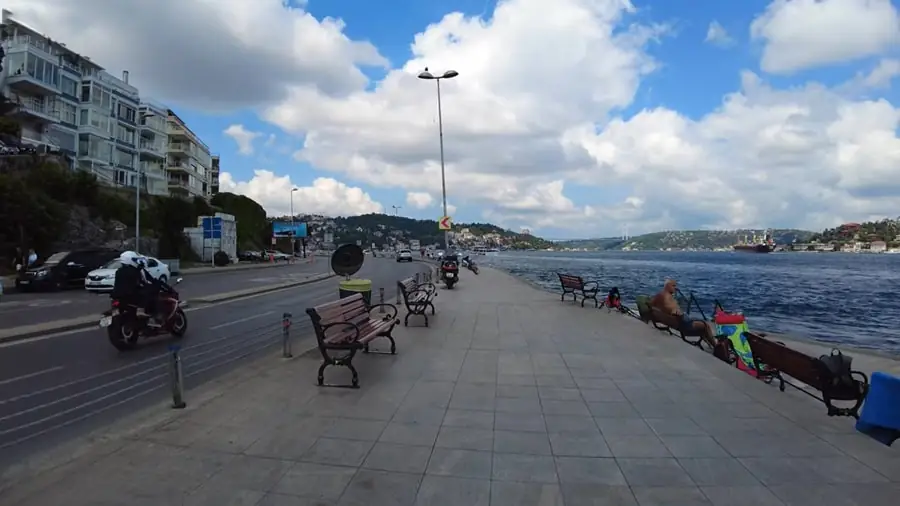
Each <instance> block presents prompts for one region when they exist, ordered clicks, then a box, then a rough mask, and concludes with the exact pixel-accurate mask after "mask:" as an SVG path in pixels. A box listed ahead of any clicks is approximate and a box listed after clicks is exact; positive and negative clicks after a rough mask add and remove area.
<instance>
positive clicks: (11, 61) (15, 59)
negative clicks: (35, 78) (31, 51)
mask: <svg viewBox="0 0 900 506" xmlns="http://www.w3.org/2000/svg"><path fill="white" fill-rule="evenodd" d="M6 66H7V68H9V72H10V75H15V74H16V73H17V72H19V73H21V72H25V53H12V54H11V55H9V57H8V59H7V62H6Z"/></svg>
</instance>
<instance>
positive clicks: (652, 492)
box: [631, 487, 712, 506]
mask: <svg viewBox="0 0 900 506" xmlns="http://www.w3.org/2000/svg"><path fill="white" fill-rule="evenodd" d="M631 491H632V492H633V493H634V497H635V498H636V499H637V502H638V504H639V505H640V506H711V504H712V503H710V501H709V499H707V497H706V496H705V495H703V492H701V491H700V489H699V488H697V487H631Z"/></svg>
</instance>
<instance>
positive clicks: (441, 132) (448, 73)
mask: <svg viewBox="0 0 900 506" xmlns="http://www.w3.org/2000/svg"><path fill="white" fill-rule="evenodd" d="M458 75H459V72H457V71H455V70H448V71H446V72H444V73H443V74H442V75H439V76H436V75H434V74H432V73H431V72H429V71H428V67H425V71H424V72H422V73H420V74H419V79H425V80H430V81H435V82H436V83H437V103H438V135H439V137H440V143H441V194H442V197H443V202H444V216H447V177H446V175H445V173H444V118H443V114H442V112H441V79H453V78H454V77H456V76H458ZM444 250H445V251H448V252H449V251H450V231H449V230H445V231H444Z"/></svg>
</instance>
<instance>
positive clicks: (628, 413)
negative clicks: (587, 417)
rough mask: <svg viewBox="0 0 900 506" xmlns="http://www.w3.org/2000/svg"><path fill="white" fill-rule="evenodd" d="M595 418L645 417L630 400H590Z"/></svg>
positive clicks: (590, 406) (589, 406) (589, 407)
mask: <svg viewBox="0 0 900 506" xmlns="http://www.w3.org/2000/svg"><path fill="white" fill-rule="evenodd" d="M587 405H588V409H589V410H590V412H591V415H593V416H594V418H643V417H642V416H641V414H640V413H638V412H637V411H636V410H635V409H634V406H632V405H631V403H630V402H588V403H587Z"/></svg>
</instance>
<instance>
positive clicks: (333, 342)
mask: <svg viewBox="0 0 900 506" xmlns="http://www.w3.org/2000/svg"><path fill="white" fill-rule="evenodd" d="M378 307H384V308H386V309H388V310H391V311H393V314H391V313H390V312H388V313H386V314H385V316H384V317H383V318H379V319H375V318H372V317H371V316H370V311H371V310H372V309H374V308H378ZM306 314H308V315H309V319H310V320H311V321H312V325H313V330H315V333H316V341H317V342H318V345H319V352H321V353H322V358H323V360H324V361H323V362H322V365H321V366H320V367H319V375H318V382H319V386H335V387H345V388H346V387H349V388H359V375H358V374H357V372H356V368H354V367H353V357H354V356H356V352H357V351H359V350H363V352H364V353H370V352H371V353H390V354H391V355H394V354H396V353H397V343H396V342H394V338H393V336H391V332H392V331H393V329H394V326H395V325H397V324H398V323H399V322H400V321H399V320H398V319H397V308H396V306H394V305H393V304H375V305H374V306H368V305H366V301H365V299H363V296H362V294H356V295H352V296H350V297H346V298H343V299H339V300H336V301H334V302H328V303H326V304H322V305H319V306H316V307H313V308H308V309H307V310H306ZM379 337H385V338H387V339H388V340H389V341H390V342H391V351H390V352H380V351H375V350H370V349H369V345H370V343H371V342H372V341H374V340H375V339H376V338H379ZM332 352H337V353H336V354H332ZM330 365H336V366H344V367H347V368H348V369H350V373H351V374H352V375H353V379H352V380H351V384H350V385H326V384H325V369H326V368H327V367H328V366H330Z"/></svg>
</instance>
